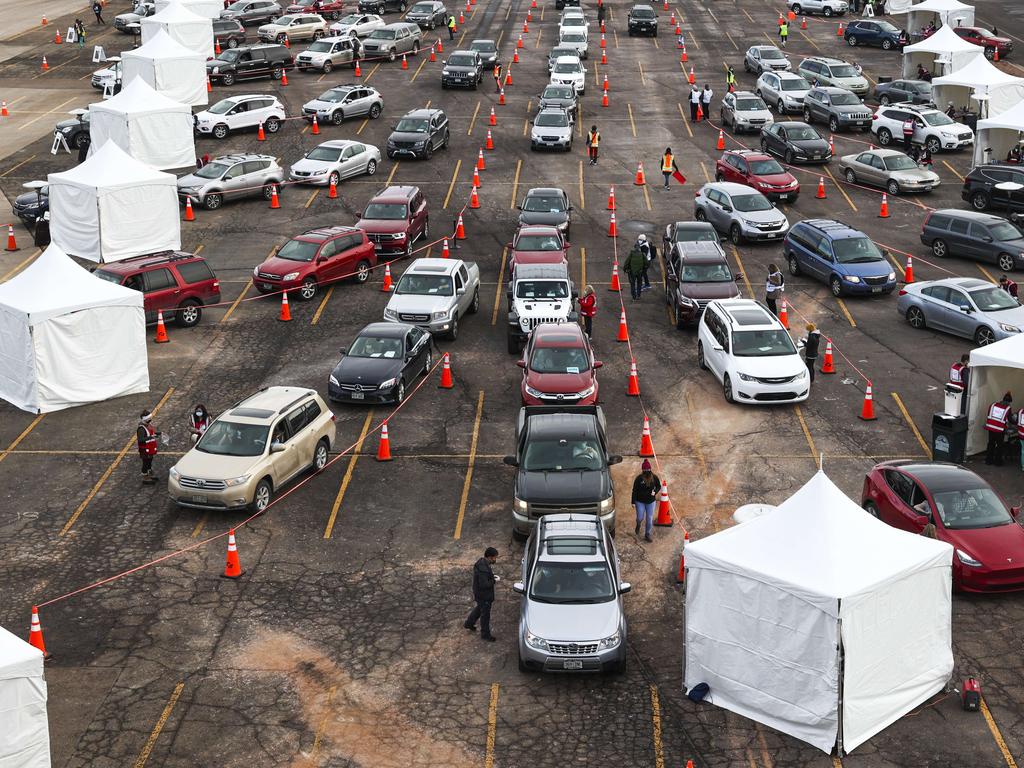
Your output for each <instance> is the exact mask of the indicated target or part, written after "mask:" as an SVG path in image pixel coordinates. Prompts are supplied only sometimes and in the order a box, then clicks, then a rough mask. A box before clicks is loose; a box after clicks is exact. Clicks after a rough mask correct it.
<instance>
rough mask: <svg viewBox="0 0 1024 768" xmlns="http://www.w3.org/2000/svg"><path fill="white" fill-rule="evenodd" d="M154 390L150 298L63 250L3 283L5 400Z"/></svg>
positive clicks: (87, 398) (40, 409)
mask: <svg viewBox="0 0 1024 768" xmlns="http://www.w3.org/2000/svg"><path fill="white" fill-rule="evenodd" d="M148 391H149V363H148V358H147V353H146V316H145V312H144V310H143V297H142V293H140V292H139V291H134V290H132V289H131V288H126V287H124V286H123V285H118V284H116V283H111V282H109V281H107V280H103V279H102V278H99V277H96V276H95V275H93V274H92V273H91V272H89V271H88V270H86V269H83V268H82V267H80V266H78V265H77V264H76V263H75V262H74V261H72V260H71V259H70V258H69V257H68V256H67V255H66V254H65V253H64V252H63V251H61V249H60V248H58V247H57V246H55V245H51V246H50V247H49V248H47V249H46V250H45V251H44V252H43V253H42V255H40V256H39V258H37V259H36V260H35V261H33V262H32V263H31V264H29V265H28V266H27V267H26V268H25V269H24V270H22V271H21V272H19V273H18V274H17V275H15V276H14V277H12V278H11V279H10V280H8V281H7V282H6V283H0V397H2V398H3V399H4V400H6V401H7V402H9V403H11V404H12V405H15V406H17V407H18V408H21V409H22V410H25V411H29V412H31V413H48V412H50V411H59V410H61V409H63V408H71V407H73V406H76V405H85V404H86V403H94V402H98V401H101V400H107V399H109V398H112V397H120V396H121V395H130V394H134V393H136V392H148ZM2 658H3V655H2V654H0V659H2ZM0 666H2V661H0ZM0 674H2V671H0ZM3 731H4V729H3V728H0V743H2V742H3ZM0 765H4V762H3V760H2V759H0Z"/></svg>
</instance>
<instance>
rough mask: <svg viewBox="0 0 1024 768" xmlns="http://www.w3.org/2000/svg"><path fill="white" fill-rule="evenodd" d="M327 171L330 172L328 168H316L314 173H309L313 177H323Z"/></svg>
mask: <svg viewBox="0 0 1024 768" xmlns="http://www.w3.org/2000/svg"><path fill="white" fill-rule="evenodd" d="M329 170H331V169H330V168H317V169H316V170H315V171H310V173H311V174H313V175H314V176H323V175H324V174H325V173H327V172H328V171H329Z"/></svg>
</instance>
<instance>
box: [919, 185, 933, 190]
mask: <svg viewBox="0 0 1024 768" xmlns="http://www.w3.org/2000/svg"><path fill="white" fill-rule="evenodd" d="M921 189H923V190H924V191H925V192H931V191H932V187H931V184H929V185H928V186H927V187H921Z"/></svg>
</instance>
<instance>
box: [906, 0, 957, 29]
mask: <svg viewBox="0 0 1024 768" xmlns="http://www.w3.org/2000/svg"><path fill="white" fill-rule="evenodd" d="M929 22H931V23H933V24H935V26H937V27H938V26H946V25H948V26H950V27H973V26H974V6H973V5H967V4H966V3H961V2H960V0H924V2H923V3H918V4H917V5H912V6H910V8H908V9H907V23H906V28H907V31H908V32H916V31H917V30H919V29H921V28H922V27H924V26H925V25H926V24H928V23H929Z"/></svg>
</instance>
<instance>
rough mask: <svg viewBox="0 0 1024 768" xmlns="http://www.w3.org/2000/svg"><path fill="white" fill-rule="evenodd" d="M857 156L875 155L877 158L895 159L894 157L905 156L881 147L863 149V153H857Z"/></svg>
mask: <svg viewBox="0 0 1024 768" xmlns="http://www.w3.org/2000/svg"><path fill="white" fill-rule="evenodd" d="M857 154H858V155H865V154H867V155H877V156H878V157H895V156H896V155H903V156H904V157H905V156H906V153H905V152H900V151H899V150H898V149H882V148H881V147H873V148H871V149H865V150H864V151H863V152H858V153H857Z"/></svg>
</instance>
